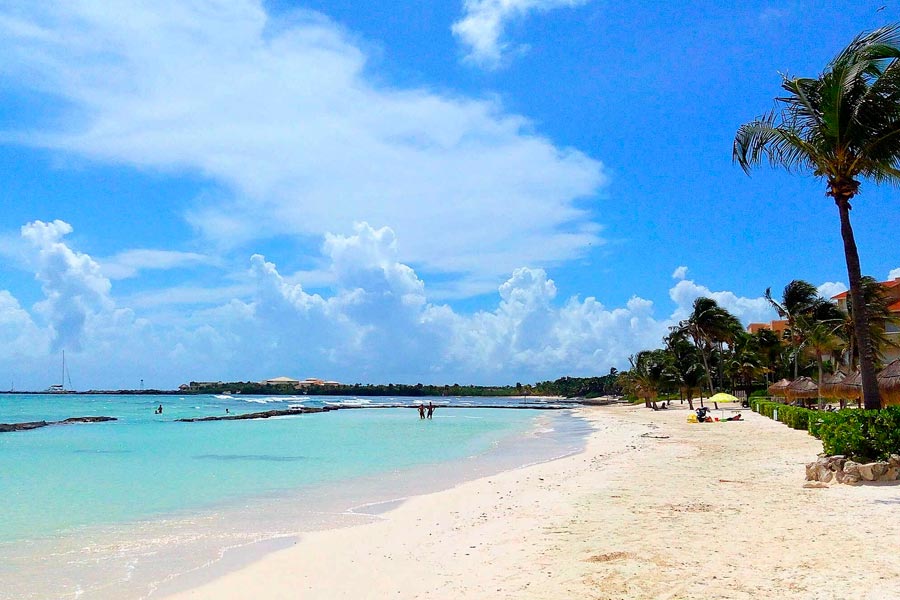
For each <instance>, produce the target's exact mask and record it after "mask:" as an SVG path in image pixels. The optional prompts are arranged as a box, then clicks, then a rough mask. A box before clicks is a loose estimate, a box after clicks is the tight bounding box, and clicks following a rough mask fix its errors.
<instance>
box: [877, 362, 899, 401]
mask: <svg viewBox="0 0 900 600" xmlns="http://www.w3.org/2000/svg"><path fill="white" fill-rule="evenodd" d="M878 391H880V392H881V406H883V407H884V406H890V405H892V404H900V358H898V359H897V360H895V361H894V362H892V363H891V364H889V365H888V366H886V367H885V368H884V369H882V370H881V372H880V373H879V374H878Z"/></svg>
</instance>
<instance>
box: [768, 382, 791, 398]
mask: <svg viewBox="0 0 900 600" xmlns="http://www.w3.org/2000/svg"><path fill="white" fill-rule="evenodd" d="M789 385H791V382H790V380H788V379H782V380H781V381H778V382H776V383H773V384H772V385H770V386H769V395H771V396H782V397H784V395H785V390H786V389H787V387H788V386H789Z"/></svg>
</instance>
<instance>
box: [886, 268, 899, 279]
mask: <svg viewBox="0 0 900 600" xmlns="http://www.w3.org/2000/svg"><path fill="white" fill-rule="evenodd" d="M898 277H900V267H897V268H896V269H892V270H891V272H890V273H888V279H897V278H898Z"/></svg>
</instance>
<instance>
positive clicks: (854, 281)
mask: <svg viewBox="0 0 900 600" xmlns="http://www.w3.org/2000/svg"><path fill="white" fill-rule="evenodd" d="M834 201H835V203H836V204H837V206H838V213H839V214H840V217H841V237H842V238H843V240H844V258H845V259H846V261H847V278H848V279H849V283H850V301H851V302H852V310H853V331H854V333H856V344H857V349H858V352H859V371H860V375H861V376H862V397H863V402H864V403H865V407H866V410H878V409H880V408H881V396H880V395H879V393H878V380H877V379H876V376H875V361H874V360H873V356H872V342H871V339H870V336H869V326H868V325H869V321H868V319H867V318H866V310H867V309H866V302H865V298H864V297H863V291H862V285H861V284H860V280H861V279H862V274H861V273H860V268H859V251H858V250H857V249H856V240H855V239H854V237H853V228H852V227H851V226H850V196H849V195H843V194H841V195H835V198H834Z"/></svg>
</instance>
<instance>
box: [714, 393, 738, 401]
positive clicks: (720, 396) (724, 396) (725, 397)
mask: <svg viewBox="0 0 900 600" xmlns="http://www.w3.org/2000/svg"><path fill="white" fill-rule="evenodd" d="M706 401H707V402H740V400H738V399H737V398H736V397H735V396H732V395H731V394H726V393H725V392H719V393H718V394H715V395H714V396H713V397H712V398H707V399H706Z"/></svg>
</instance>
